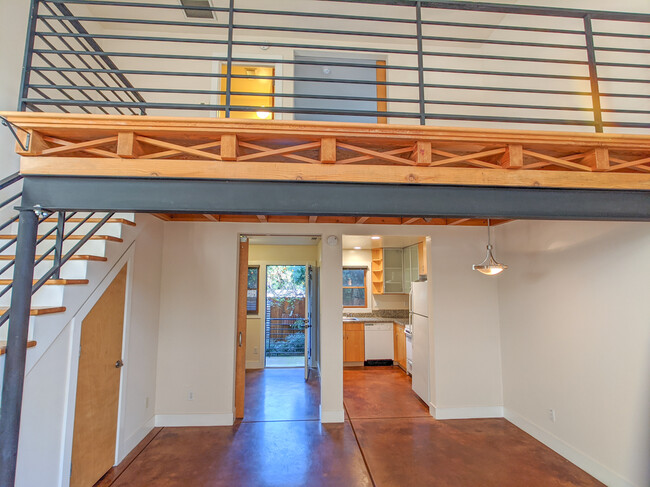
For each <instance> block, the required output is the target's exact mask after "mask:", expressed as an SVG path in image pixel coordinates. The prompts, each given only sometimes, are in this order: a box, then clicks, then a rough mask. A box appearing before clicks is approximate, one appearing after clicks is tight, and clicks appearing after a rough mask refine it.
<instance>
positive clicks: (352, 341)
mask: <svg viewBox="0 0 650 487" xmlns="http://www.w3.org/2000/svg"><path fill="white" fill-rule="evenodd" d="M365 355H366V348H365V337H364V326H363V323H359V322H355V323H343V362H363V361H364V360H365Z"/></svg>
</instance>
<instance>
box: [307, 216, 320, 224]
mask: <svg viewBox="0 0 650 487" xmlns="http://www.w3.org/2000/svg"><path fill="white" fill-rule="evenodd" d="M316 222H318V217H317V216H310V217H309V223H316Z"/></svg>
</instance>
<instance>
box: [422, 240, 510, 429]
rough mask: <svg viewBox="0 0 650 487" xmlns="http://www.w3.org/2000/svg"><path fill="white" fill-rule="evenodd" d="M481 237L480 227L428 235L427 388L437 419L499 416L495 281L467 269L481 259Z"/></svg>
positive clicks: (498, 361)
mask: <svg viewBox="0 0 650 487" xmlns="http://www.w3.org/2000/svg"><path fill="white" fill-rule="evenodd" d="M486 237H487V235H486V231H485V228H484V227H473V228H459V227H437V228H435V229H434V231H433V234H432V237H431V244H430V250H429V260H428V271H429V282H430V286H429V293H430V301H429V302H430V306H429V314H430V316H431V318H432V326H433V334H430V341H431V342H432V353H433V357H434V361H433V362H431V366H432V370H431V386H430V390H431V396H432V397H431V405H432V412H434V413H435V417H436V418H438V419H450V418H467V417H494V416H501V415H502V408H501V406H502V404H503V402H502V384H501V360H500V353H501V352H500V344H499V310H498V301H497V282H498V279H500V277H497V278H496V279H495V278H489V277H487V276H484V275H482V274H480V273H478V272H476V271H473V270H472V264H476V263H478V262H480V261H482V260H483V258H484V257H485V243H486Z"/></svg>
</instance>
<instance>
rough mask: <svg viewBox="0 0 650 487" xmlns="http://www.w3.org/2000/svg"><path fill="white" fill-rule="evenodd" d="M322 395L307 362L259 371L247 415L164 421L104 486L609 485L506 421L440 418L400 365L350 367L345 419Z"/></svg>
mask: <svg viewBox="0 0 650 487" xmlns="http://www.w3.org/2000/svg"><path fill="white" fill-rule="evenodd" d="M319 402H320V401H319V384H318V378H317V377H314V376H313V375H312V377H311V378H310V381H309V382H307V383H305V381H304V380H303V370H302V369H266V370H258V371H249V372H248V373H247V379H246V409H245V419H244V420H243V421H241V422H238V423H237V424H235V425H234V426H223V427H196V428H156V429H155V430H154V431H152V432H151V433H150V434H149V435H148V436H147V438H145V440H143V442H142V443H141V444H140V445H139V446H138V448H136V450H134V451H133V452H132V453H131V454H130V455H129V457H127V458H126V459H125V460H124V462H122V464H120V465H119V466H118V467H115V468H114V469H112V470H111V471H110V472H109V473H108V474H107V475H106V476H104V478H103V479H102V480H101V481H100V482H99V483H98V484H97V485H98V486H101V487H106V486H109V485H110V486H115V487H118V486H119V487H124V486H136V487H138V486H156V487H158V486H160V487H168V486H169V487H171V486H174V487H176V486H179V487H180V486H183V487H185V486H196V487H199V486H201V487H202V486H229V487H231V486H241V487H253V486H255V487H257V486H259V487H267V486H268V487H271V486H278V487H279V486H282V487H292V486H296V487H298V486H306V485H309V486H345V487H356V486H359V487H363V486H372V485H375V486H378V487H393V486H395V487H410V486H435V487H452V486H453V487H457V486H458V487H461V486H462V487H466V486H495V487H496V486H499V487H508V486H513V487H514V486H517V487H519V486H524V485H525V486H530V487H534V486H540V487H542V486H544V487H546V486H557V487H569V486H602V485H603V484H601V483H599V482H598V481H596V480H595V479H594V478H593V477H591V476H589V475H587V474H586V473H585V472H583V471H582V470H580V469H579V468H577V467H576V466H574V465H572V464H571V463H569V462H568V461H567V460H565V459H564V458H562V457H561V456H559V455H558V454H556V453H555V452H553V451H552V450H550V449H548V448H546V447H545V446H544V445H542V444H541V443H539V442H538V441H536V440H535V439H533V438H532V437H531V436H529V435H527V434H526V433H524V432H522V431H521V430H519V429H518V428H516V427H515V426H513V425H512V424H510V423H509V422H508V421H506V420H504V419H480V420H451V421H436V420H435V419H433V418H431V417H430V416H429V414H428V408H427V407H426V405H425V404H424V403H423V402H422V401H420V400H419V398H418V397H417V396H415V394H414V393H413V392H412V390H411V386H410V379H409V378H408V377H407V376H406V375H405V374H404V373H403V372H401V371H400V370H399V369H396V368H393V367H385V368H384V367H379V368H378V367H373V368H362V367H361V368H352V369H346V370H345V371H344V404H345V409H346V421H345V423H343V424H325V425H321V424H320V423H319V422H318V404H319Z"/></svg>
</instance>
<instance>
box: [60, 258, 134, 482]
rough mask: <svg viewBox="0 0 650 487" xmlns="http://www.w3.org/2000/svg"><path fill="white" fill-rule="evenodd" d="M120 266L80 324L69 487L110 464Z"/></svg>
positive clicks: (120, 322) (120, 318) (92, 478)
mask: <svg viewBox="0 0 650 487" xmlns="http://www.w3.org/2000/svg"><path fill="white" fill-rule="evenodd" d="M125 294H126V266H124V267H123V268H122V270H121V271H120V272H119V274H118V275H117V276H116V277H115V279H113V282H112V283H111V284H110V285H109V286H108V288H107V289H106V291H104V294H102V296H101V298H99V301H97V303H96V304H95V306H93V308H92V309H91V310H90V313H88V315H87V316H86V317H85V318H84V320H83V322H82V325H81V350H80V352H79V375H78V378H77V399H76V406H75V418H74V433H73V440H72V465H71V468H70V486H71V487H88V486H91V485H94V484H95V482H97V480H99V479H100V478H101V477H102V475H104V474H105V473H106V472H107V471H108V470H109V469H110V468H111V467H112V466H113V464H114V463H115V441H116V436H117V410H118V403H119V398H120V368H121V366H122V360H121V359H122V331H123V328H124V301H125Z"/></svg>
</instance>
